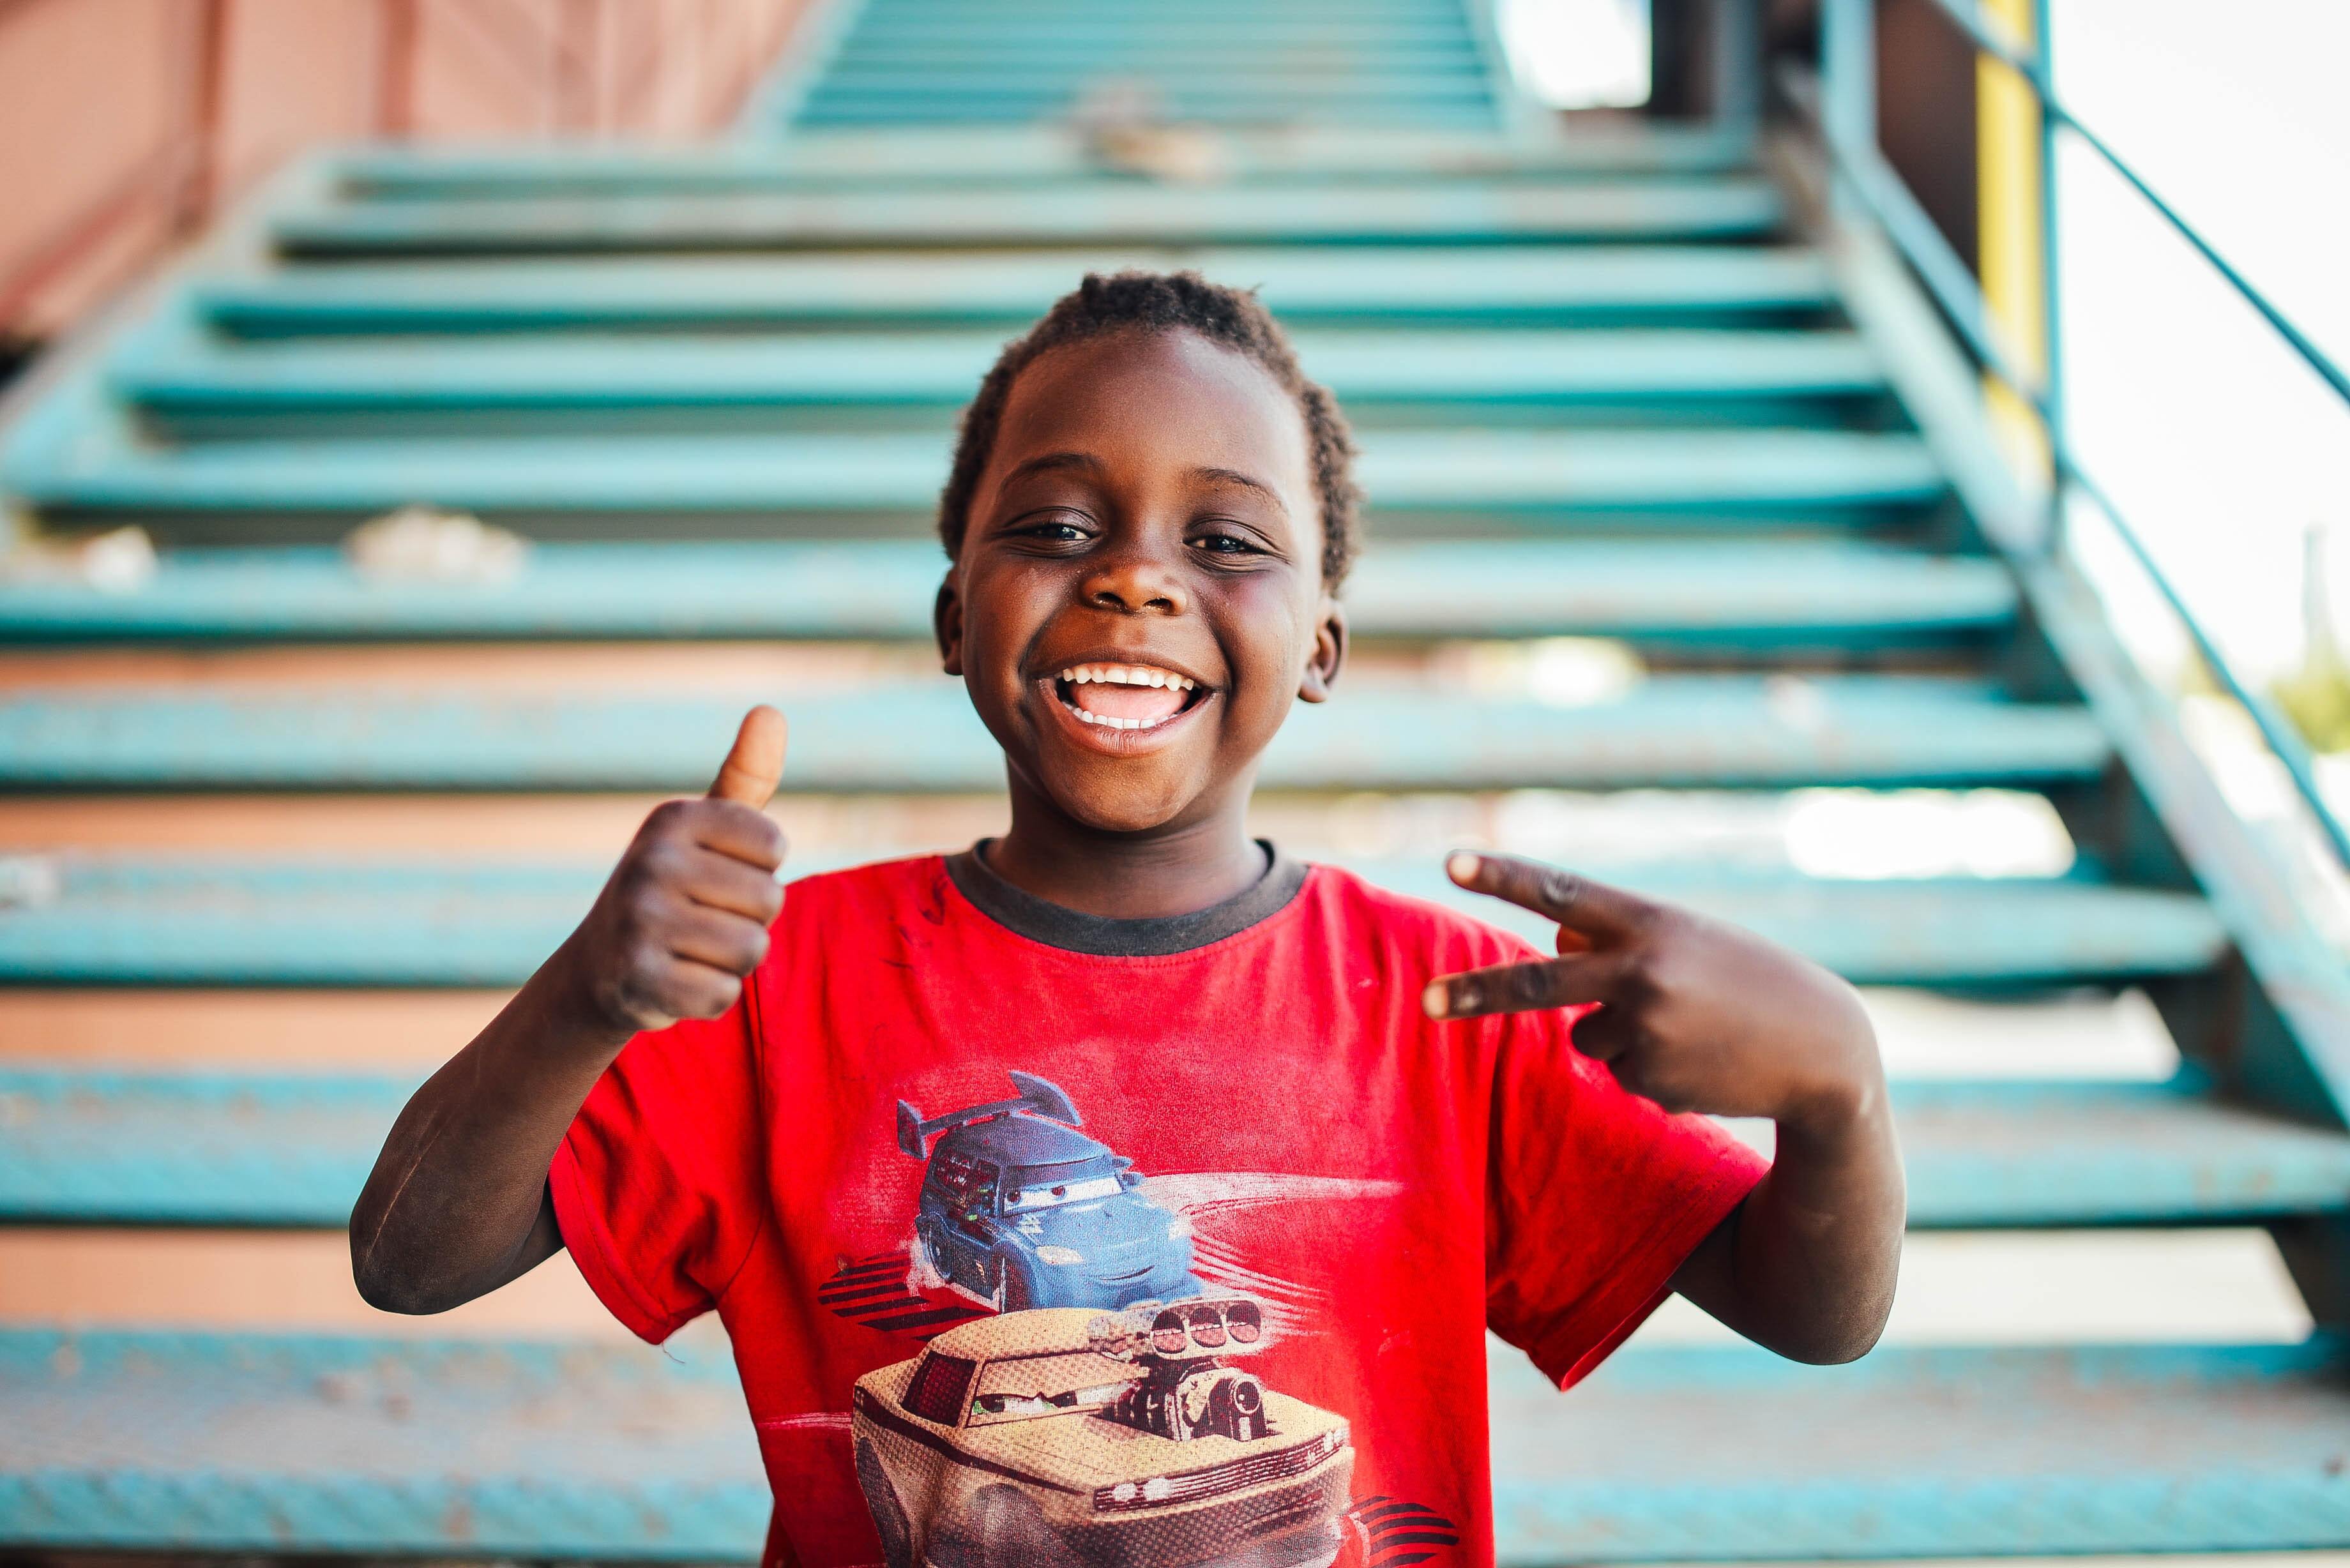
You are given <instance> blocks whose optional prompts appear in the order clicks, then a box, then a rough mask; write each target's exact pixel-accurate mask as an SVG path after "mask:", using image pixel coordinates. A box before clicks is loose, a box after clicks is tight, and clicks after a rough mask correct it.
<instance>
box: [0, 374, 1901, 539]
mask: <svg viewBox="0 0 2350 1568" xmlns="http://www.w3.org/2000/svg"><path fill="white" fill-rule="evenodd" d="M77 415H79V417H80V419H82V420H97V419H100V418H102V415H101V413H100V412H99V410H74V409H71V408H68V407H67V406H65V405H64V404H62V403H55V402H53V403H52V405H51V406H50V407H49V408H47V409H46V410H41V411H40V414H39V415H38V416H36V420H34V421H28V423H27V424H26V425H25V426H23V427H20V428H19V431H17V436H18V439H17V441H16V442H14V443H13V445H12V447H11V448H10V450H9V451H8V452H6V454H5V466H0V483H5V485H6V487H7V488H8V489H9V490H11V491H13V492H14V493H16V495H17V496H18V497H19V498H21V499H22V500H24V501H25V502H26V503H28V504H32V505H34V506H37V507H57V508H60V509H82V510H103V511H115V512H126V511H140V510H153V511H159V512H163V511H179V512H189V513H230V512H255V511H258V512H267V511H273V510H290V511H307V512H340V513H363V514H375V513H378V512H381V511H384V510H387V509H389V508H391V507H395V506H400V505H404V504H409V503H411V502H415V501H419V500H425V501H431V502H432V503H434V504H439V505H443V506H455V507H463V508H465V509H468V510H472V511H484V512H508V511H516V512H571V513H590V514H592V513H607V514H619V515H634V516H654V517H659V516H664V515H670V516H674V515H678V514H692V513H711V514H759V515H761V516H763V517H766V518H772V517H773V516H774V514H778V513H789V512H802V513H816V514H825V515H834V516H837V515H838V514H848V513H873V512H879V513H889V514H898V515H900V516H903V515H907V514H914V515H927V514H930V513H931V510H932V508H933V507H935V506H936V504H937V501H938V493H939V486H940V484H941V483H942V482H943V481H944V480H945V478H946V466H947V458H948V455H949V453H948V447H947V442H946V440H945V438H944V437H942V436H940V435H935V434H923V433H907V434H897V433H886V434H869V435H868V434H863V433H827V434H809V433H780V434H775V435H762V436H749V435H733V436H693V435H675V436H671V435H620V436H605V437H601V438H598V437H587V436H581V437H561V436H526V437H525V436H515V437H509V438H504V439H498V438H490V437H475V438H466V437H453V436H452V437H439V438H432V439H422V438H420V439H417V440H413V441H353V440H338V441H307V442H296V441H254V442H241V441H240V442H216V443H206V444H202V445H196V446H191V447H185V448H181V449H176V450H160V451H159V450H153V449H149V448H144V447H140V446H139V445H136V444H134V443H133V442H131V441H130V439H129V438H128V437H127V436H126V435H124V434H123V433H122V432H120V431H109V429H108V428H107V427H106V426H104V425H103V424H95V425H94V424H90V423H81V422H77ZM1357 477H1358V479H1359V480H1360V483H1362V484H1363V485H1364V487H1365V488H1366V489H1367V491H1368V492H1369V493H1370V496H1371V505H1372V507H1373V509H1374V510H1375V512H1378V513H1422V514H1451V515H1461V514H1478V513H1487V512H1501V513H1511V512H1517V513H1550V514H1593V513H1597V514H1606V513H1612V512H1639V511H1722V512H1742V511H1763V512H1770V511H1783V510H1786V509H1790V508H1793V509H1811V508H1827V507H1837V506H1859V507H1885V506H1899V505H1903V504H1918V503H1922V502H1929V501H1933V500H1936V499H1938V498H1939V497H1940V496H1941V495H1942V494H1943V493H1944V491H1945V489H1946V482H1945V480H1944V479H1943V477H1942V473H1941V471H1940V470H1939V467H1937V466H1936V464H1935V462H1934V461H1933V458H1932V457H1931V456H1930V455H1929V453H1928V452H1927V451H1926V448H1925V446H1924V444H1923V443H1922V442H1920V441H1918V440H1917V439H1916V438H1914V437H1911V436H1907V435H1876V434H1848V433H1844V432H1840V431H1720V432H1714V431H1527V432H1521V431H1382V432H1379V433H1378V436H1377V437H1376V438H1375V439H1367V440H1366V441H1365V443H1364V451H1363V453H1362V457H1361V460H1360V462H1359V463H1358V465H1357Z"/></svg>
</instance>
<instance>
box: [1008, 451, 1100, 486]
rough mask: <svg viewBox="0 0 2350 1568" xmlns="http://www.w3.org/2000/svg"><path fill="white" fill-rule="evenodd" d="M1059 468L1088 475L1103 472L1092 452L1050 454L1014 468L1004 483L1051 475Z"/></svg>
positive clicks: (1031, 459)
mask: <svg viewBox="0 0 2350 1568" xmlns="http://www.w3.org/2000/svg"><path fill="white" fill-rule="evenodd" d="M1059 468H1077V469H1083V470H1084V471H1085V472H1087V473H1093V474H1098V473H1100V472H1101V471H1102V461H1101V459H1099V458H1097V457H1096V456H1094V455H1093V454H1092V453H1091V452H1046V453H1045V454H1044V455H1043V456H1042V457H1032V458H1030V459H1029V460H1028V461H1027V462H1024V463H1021V464H1019V465H1018V466H1017V467H1015V468H1014V469H1013V470H1012V472H1009V473H1007V474H1005V475H1004V476H1003V483H1006V484H1009V483H1012V482H1013V481H1014V480H1015V479H1025V478H1027V477H1028V476H1029V475H1030V474H1032V473H1050V472H1053V471H1054V470H1055V469H1059Z"/></svg>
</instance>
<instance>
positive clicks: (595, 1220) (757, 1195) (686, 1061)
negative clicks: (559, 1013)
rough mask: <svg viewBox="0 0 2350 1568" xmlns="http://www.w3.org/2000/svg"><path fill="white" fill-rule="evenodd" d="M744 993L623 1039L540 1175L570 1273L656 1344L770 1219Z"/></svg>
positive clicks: (724, 1277)
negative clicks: (717, 1007) (712, 1009)
mask: <svg viewBox="0 0 2350 1568" xmlns="http://www.w3.org/2000/svg"><path fill="white" fill-rule="evenodd" d="M749 995H750V992H749V988H747V987H746V988H745V991H744V996H745V999H746V1000H742V1001H737V1002H735V1004H734V1005H733V1007H731V1008H729V1009H728V1010H727V1011H726V1012H724V1013H723V1014H722V1015H721V1016H719V1017H717V1018H714V1019H710V1020H706V1021H705V1020H699V1019H693V1020H687V1021H684V1022H681V1023H676V1024H672V1025H671V1027H669V1028H667V1029H661V1030H655V1031H652V1032H650V1033H643V1034H639V1035H638V1036H637V1037H636V1038H635V1039H634V1040H631V1041H629V1044H627V1046H626V1047H624V1048H623V1049H622V1050H621V1052H620V1054H619V1058H618V1059H617V1060H615V1061H614V1062H613V1064H611V1066H610V1067H608V1068H607V1069H606V1070H605V1073H604V1075H603V1076H602V1077H601V1078H598V1080H597V1081H596V1086H595V1088H593V1089H592V1090H590V1091H589V1092H588V1095H587V1103H586V1104H585V1105H583V1106H580V1107H579V1115H578V1116H577V1117H576V1118H574V1119H573V1121H572V1124H571V1129H570V1131H569V1132H567V1133H566V1134H565V1135H564V1138H563V1142H562V1144H561V1145H560V1146H558V1147H557V1148H556V1153H555V1162H554V1164H553V1165H552V1166H551V1167H550V1168H549V1169H548V1171H547V1189H548V1191H549V1192H551V1193H552V1194H553V1196H554V1200H555V1217H556V1223H557V1224H559V1225H560V1226H561V1227H562V1229H563V1241H564V1245H566V1246H567V1247H568V1248H569V1249H570V1250H571V1252H572V1255H573V1257H574V1258H575V1259H576V1261H577V1263H578V1266H579V1272H580V1273H581V1274H582V1275H583V1276H585V1277H586V1279H587V1283H588V1285H589V1286H590V1287H591V1288H592V1289H593V1290H594V1291H595V1293H596V1294H597V1296H598V1298H600V1299H601V1300H602V1302H603V1303H604V1304H605V1306H607V1307H608V1308H609V1309H610V1310H611V1313H612V1315H613V1316H615V1317H617V1318H619V1320H620V1322H621V1323H622V1324H626V1325H627V1326H628V1328H629V1331H630V1332H631V1333H633V1334H637V1335H638V1336H639V1337H640V1338H643V1339H646V1340H650V1341H651V1342H653V1343H654V1344H659V1343H660V1342H661V1341H662V1340H664V1339H667V1338H668V1337H669V1336H670V1335H671V1334H674V1333H675V1332H676V1331H677V1330H678V1329H679V1328H681V1326H683V1325H684V1324H686V1323H688V1322H690V1321H691V1319H693V1318H696V1317H699V1316H700V1315H701V1314H703V1313H705V1312H707V1311H709V1310H710V1309H711V1308H712V1307H713V1306H715V1305H716V1304H717V1303H718V1299H719V1297H720V1296H721V1295H723V1293H725V1290H726V1286H727V1285H728V1283H729V1282H732V1281H733V1277H734V1275H735V1273H736V1272H737V1271H739V1270H740V1269H741V1268H742V1266H743V1261H744V1259H746V1258H747V1257H748V1256H749V1255H750V1251H751V1247H752V1244H753V1243H754V1242H755V1241H757V1240H758V1236H759V1231H760V1228H761V1226H762V1225H763V1224H764V1221H765V1220H766V1217H767V1214H768V1207H769V1206H768V1201H767V1195H766V1191H765V1185H764V1178H763V1174H762V1173H763V1171H764V1160H763V1159H762V1158H761V1154H760V1150H761V1147H762V1146H761V1140H760V1137H759V1131H758V1129H759V1127H760V1126H761V1123H762V1117H761V1114H760V1093H759V1075H758V1070H757V1059H758V1051H757V1039H756V1035H757V1031H756V1026H755V1022H754V1016H753V1012H752V1008H751V1005H750V1002H748V1000H747V998H748V997H749Z"/></svg>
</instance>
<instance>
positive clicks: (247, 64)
mask: <svg viewBox="0 0 2350 1568" xmlns="http://www.w3.org/2000/svg"><path fill="white" fill-rule="evenodd" d="M810 3H811V0H0V334H10V335H19V336H26V337H43V336H48V335H51V334H54V333H56V332H57V331H58V330H60V329H62V328H63V327H67V326H69V325H70V324H71V323H72V321H73V320H74V318H75V317H77V316H78V315H79V314H80V313H82V312H83V311H86V310H88V308H90V307H91V306H93V305H95V304H96V303H98V302H99V301H100V300H102V299H103V298H105V297H106V296H108V295H109V294H110V293H112V292H113V291H114V290H116V289H118V288H120V286H122V285H123V284H124V283H125V282H127V281H129V280H130V278H132V277H134V276H136V275H138V274H139V273H140V271H141V270H142V269H143V268H145V267H147V266H150V265H153V264H154V263H155V262H156V261H157V260H159V259H160V258H161V256H162V255H164V254H168V253H169V250H170V248H171V247H172V245H174V244H177V243H179V242H181V241H182V240H183V239H185V238H186V237H188V236H189V235H191V234H194V233H196V232H198V231H199V230H201V229H202V228H203V225H204V224H205V223H207V222H208V221H209V220H210V219H211V217H212V216H213V214H214V213H217V212H218V211H219V210H220V208H221V205H222V204H223V203H224V202H229V201H233V200H234V198H235V197H236V196H237V195H238V194H240V193H242V192H244V191H245V190H246V189H248V188H249V187H250V186H251V184H252V183H253V182H255V180H257V179H259V178H261V177H262V176H263V175H265V174H266V173H268V172H269V171H271V170H273V169H275V168H276V167H277V166H278V165H279V164H281V163H283V162H284V161H286V158H287V157H288V156H290V155H291V154H293V153H295V152H296V151H300V150H301V149H303V148H304V147H307V146H309V145H311V144H313V143H317V142H320V141H336V140H353V139H359V138H381V137H395V138H397V137H415V138H419V139H434V138H442V139H461V140H473V141H481V140H508V139H526V138H546V137H552V136H558V135H559V136H564V137H596V136H609V135H629V136H636V137H658V138H683V137H692V136H698V135H702V134H706V133H708V132H710V131H712V130H715V129H717V128H718V127H720V126H722V125H723V124H724V123H725V122H726V121H727V120H728V119H730V118H731V117H732V115H733V112H734V110H735V109H736V107H737V106H738V105H739V104H740V103H741V101H742V99H743V95H744V93H745V92H746V91H748V89H749V88H750V86H751V84H752V83H753V82H754V81H755V80H756V79H757V78H758V77H759V75H760V73H761V72H762V71H764V69H765V68H766V67H767V65H768V64H769V63H770V62H771V61H772V60H773V59H774V58H775V56H776V54H777V52H778V51H779V50H780V48H781V47H782V46H783V43H784V41H785V37H786V36H788V34H789V33H790V30H791V27H792V25H793V23H794V22H795V20H796V19H797V18H798V16H800V15H801V13H802V12H804V11H805V10H806V8H807V6H808V5H809V4H810Z"/></svg>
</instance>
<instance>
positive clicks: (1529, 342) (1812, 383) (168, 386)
mask: <svg viewBox="0 0 2350 1568" xmlns="http://www.w3.org/2000/svg"><path fill="white" fill-rule="evenodd" d="M1002 348H1003V335H1002V334H1001V333H997V332H990V331H965V332H956V333H936V334H926V335H920V336H915V335H910V334H906V333H891V334H887V335H879V334H871V335H868V334H838V335H834V334H827V335H823V336H807V337H747V336H741V335H736V336H731V337H660V338H656V339H652V340H650V341H648V340H647V339H646V338H645V337H642V336H641V335H634V336H630V335H621V334H612V335H609V336H605V337H565V338H561V339H556V340H535V341H532V342H528V343H518V342H515V341H514V340H512V339H498V338H493V339H484V340H482V341H479V342H474V343H463V342H461V343H456V344H452V343H450V342H448V341H446V340H445V339H436V338H423V339H416V340H409V341H398V340H395V341H382V340H373V339H370V340H363V341H359V342H349V341H338V342H335V343H332V344H328V345H323V346H322V345H318V344H315V343H314V344H303V345H299V346H270V347H255V346H250V345H248V346H244V347H238V348H228V347H224V346H222V345H220V344H218V343H217V342H216V341H210V340H207V339H205V338H203V337H200V336H198V335H196V334H194V333H192V332H182V331H172V330H164V331H159V332H156V333H153V334H151V335H148V336H145V337H141V338H140V339H139V340H137V341H134V342H132V343H130V344H127V345H125V347H124V349H123V351H122V352H121V353H120V354H119V355H117V356H116V358H115V359H114V362H113V365H112V368H111V369H110V370H109V375H108V378H107V379H108V381H109V384H110V385H111V386H112V388H113V389H114V390H115V393H116V395H117V396H119V397H120V398H122V399H123V400H127V401H129V402H131V403H133V404H136V405H137V406H138V407H139V408H140V410H142V411H143V412H145V413H147V414H148V415H150V416H151V417H157V418H160V419H161V421H162V422H163V423H164V424H165V425H166V426H169V425H170V424H171V423H172V421H174V420H176V419H180V418H183V417H186V416H189V415H207V416H213V417H215V418H220V419H234V417H235V416H238V415H248V414H272V415H289V414H292V415H298V414H303V413H322V414H323V413H348V412H352V411H362V412H397V411H401V410H460V411H467V412H471V411H476V410H478V411H482V412H496V411H501V410H661V409H701V408H799V407H809V406H815V407H829V406H835V405H839V404H844V403H848V404H875V405H885V406H888V405H914V406H929V407H950V408H960V407H962V405H963V404H965V403H967V402H969V401H970V400H971V398H972V391H973V390H974V389H976V388H977V386H978V385H979V380H980V378H981V377H982V376H983V375H984V374H985V373H986V371H987V368H988V367H989V366H990V365H991V364H993V362H994V360H995V357H996V355H997V353H998V352H999V351H1000V350H1001V349H1002ZM1297 349H1298V352H1299V355H1300V356H1301V358H1303V360H1304V363H1305V370H1306V373H1307V374H1308V375H1310V376H1312V377H1314V378H1315V379H1317V380H1319V381H1321V382H1323V383H1324V384H1325V385H1326V386H1328V387H1329V388H1330V389H1331V390H1332V391H1334V392H1336V394H1337V396H1338V398H1339V399H1340V400H1341V401H1343V402H1346V403H1347V404H1349V405H1350V406H1351V405H1356V404H1364V403H1371V402H1395V401H1408V402H1430V401H1435V400H1451V401H1455V402H1476V403H1566V404H1607V403H1643V402H1694V403H1700V404H1703V403H1710V402H1718V401H1720V400H1725V399H1731V398H1774V399H1789V400H1793V399H1799V398H1808V399H1825V398H1851V397H1857V396H1862V395H1866V394H1873V393H1877V392H1881V391H1882V390H1883V389H1884V385H1885V378H1884V374H1883V371H1882V370H1881V369H1879V368H1878V366H1877V362H1876V360H1875V358H1874V356H1872V355H1871V354H1870V352H1869V351H1868V349H1867V348H1866V345H1864V344H1863V343H1862V342H1861V341H1860V340H1859V338H1857V337H1854V336H1853V335H1851V334H1849V333H1843V332H1659V331H1597V330H1590V329H1585V330H1579V331H1576V330H1539V329H1534V328H1520V329H1518V330H1515V331H1512V332H1506V333H1504V332H1490V331H1482V332H1481V331H1463V330H1458V329H1455V330H1427V329H1423V330H1419V331H1392V332H1374V331H1346V332H1340V331H1333V330H1331V329H1328V328H1324V329H1321V330H1319V331H1315V332H1311V333H1304V334H1300V335H1299V337H1298V338H1297ZM1784 417H1786V418H1787V419H1789V420H1790V421H1792V420H1794V418H1795V417H1796V414H1795V413H1794V411H1793V410H1789V411H1788V412H1787V413H1786V414H1785V416H1784ZM230 428H232V429H233V428H234V427H233V426H232V427H230Z"/></svg>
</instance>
